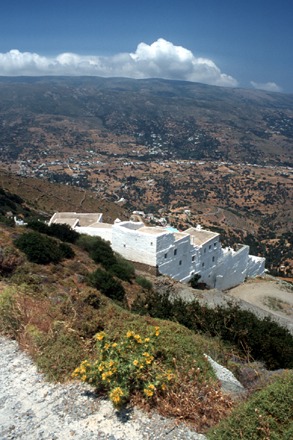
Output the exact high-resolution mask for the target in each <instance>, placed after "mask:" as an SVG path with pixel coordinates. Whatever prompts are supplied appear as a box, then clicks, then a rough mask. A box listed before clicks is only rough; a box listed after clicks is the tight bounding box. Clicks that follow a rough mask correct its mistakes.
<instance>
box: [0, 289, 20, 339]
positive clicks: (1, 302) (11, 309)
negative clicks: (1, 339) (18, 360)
mask: <svg viewBox="0 0 293 440" xmlns="http://www.w3.org/2000/svg"><path fill="white" fill-rule="evenodd" d="M20 326H21V315H20V310H19V308H18V306H17V302H16V290H15V289H14V288H12V287H7V288H6V289H3V290H2V292H1V293H0V332H1V333H4V334H7V335H9V336H13V337H16V335H17V332H18V330H19V328H20Z"/></svg>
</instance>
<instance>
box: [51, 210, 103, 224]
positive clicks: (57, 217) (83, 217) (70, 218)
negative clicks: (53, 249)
mask: <svg viewBox="0 0 293 440" xmlns="http://www.w3.org/2000/svg"><path fill="white" fill-rule="evenodd" d="M53 217H54V218H53V221H52V223H66V224H68V225H70V226H72V225H75V223H76V221H78V225H79V226H91V225H92V224H96V223H98V222H100V220H101V218H102V214H101V213H96V212H89V213H85V212H56V213H55V214H54V216H53Z"/></svg>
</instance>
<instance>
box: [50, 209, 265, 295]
mask: <svg viewBox="0 0 293 440" xmlns="http://www.w3.org/2000/svg"><path fill="white" fill-rule="evenodd" d="M87 216H88V217H87ZM51 223H66V224H69V225H70V226H71V227H72V228H73V229H75V230H76V231H77V232H80V233H85V234H89V235H92V236H99V237H101V238H103V239H105V240H107V241H109V242H110V243H111V246H112V249H113V250H114V251H115V252H117V253H119V254H120V255H122V256H123V257H124V258H126V259H127V260H130V261H133V262H136V263H141V264H143V265H146V266H148V267H150V268H154V269H156V271H157V272H158V273H160V274H163V275H169V276H170V277H172V278H174V279H175V280H178V281H181V282H187V281H189V280H190V278H191V277H192V276H193V275H195V274H199V275H200V276H201V278H200V281H202V282H204V283H206V284H207V285H208V286H209V287H214V288H218V289H222V290H225V289H229V288H231V287H233V286H236V285H238V284H241V283H242V282H243V281H244V280H245V278H248V277H254V276H257V275H262V274H263V273H264V269H265V267H264V265H265V259H264V258H262V257H256V256H253V255H249V246H246V245H238V246H237V248H236V249H235V250H234V249H231V248H222V246H221V243H220V236H219V234H218V233H216V232H211V231H207V230H205V229H202V228H201V227H199V226H198V227H196V228H189V229H186V230H185V231H183V232H179V231H174V228H171V229H168V227H158V226H156V227H150V226H145V224H144V223H142V222H133V221H122V222H121V221H117V222H114V224H113V225H112V224H108V223H103V222H102V214H79V213H56V214H54V215H53V217H52V218H51V220H50V222H49V224H51Z"/></svg>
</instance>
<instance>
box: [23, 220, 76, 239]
mask: <svg viewBox="0 0 293 440" xmlns="http://www.w3.org/2000/svg"><path fill="white" fill-rule="evenodd" d="M27 227H28V228H30V229H33V230H34V231H37V232H41V233H42V234H46V235H50V236H52V237H56V238H59V240H61V241H65V242H68V243H75V242H76V241H77V239H78V237H79V234H78V233H77V232H76V231H74V230H73V229H72V228H71V227H70V226H69V225H66V224H58V223H53V224H52V225H50V226H48V225H47V224H46V223H44V222H41V221H38V220H31V221H29V222H28V224H27Z"/></svg>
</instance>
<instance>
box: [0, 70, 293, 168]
mask: <svg viewBox="0 0 293 440" xmlns="http://www.w3.org/2000/svg"><path fill="white" fill-rule="evenodd" d="M0 124H1V133H2V134H1V140H0V153H1V156H2V157H3V158H5V159H6V160H8V161H9V160H14V159H17V158H18V157H19V155H20V154H21V152H22V151H23V149H25V148H34V150H37V151H42V149H43V148H45V147H47V146H48V144H50V143H56V142H58V140H59V142H60V144H62V145H64V144H65V145H66V146H68V147H69V148H70V147H74V146H76V144H78V145H80V148H82V149H87V148H92V147H93V145H94V146H95V147H96V148H98V145H97V143H96V137H97V133H101V132H102V133H103V134H104V136H107V134H113V135H115V136H116V137H117V138H116V141H117V142H118V141H119V139H120V138H121V139H122V138H123V137H125V136H128V137H129V142H132V144H133V142H135V143H136V144H137V145H144V146H147V147H148V151H149V154H151V157H152V159H153V158H154V157H158V158H177V159H189V158H193V159H204V160H225V161H226V160H229V161H233V162H248V163H252V162H253V163H258V164H276V165H291V164H292V144H293V95H285V94H280V93H269V92H265V91H256V90H245V89H231V88H222V87H215V86H208V85H203V84H197V83H189V82H182V81H170V80H161V79H150V80H133V79H125V78H93V77H40V78H32V77H21V78H5V77H2V78H0ZM65 134H66V136H65ZM123 141H124V142H125V139H124V138H123ZM126 147H127V141H126ZM60 148H61V147H60ZM109 151H110V152H111V147H110V146H109ZM144 159H148V155H147V154H146V157H145V158H144Z"/></svg>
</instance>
